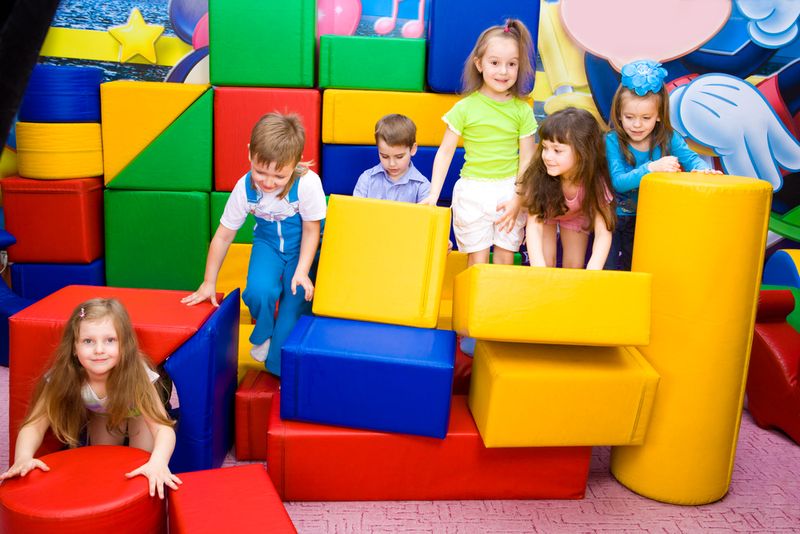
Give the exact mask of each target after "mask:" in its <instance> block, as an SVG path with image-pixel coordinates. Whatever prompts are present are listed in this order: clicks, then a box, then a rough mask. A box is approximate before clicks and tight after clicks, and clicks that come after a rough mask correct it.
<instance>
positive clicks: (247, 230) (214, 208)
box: [209, 191, 256, 244]
mask: <svg viewBox="0 0 800 534" xmlns="http://www.w3.org/2000/svg"><path fill="white" fill-rule="evenodd" d="M230 196H231V194H230V192H229V191H212V192H211V228H210V229H209V230H210V232H211V237H214V232H216V231H217V228H218V227H219V219H220V217H222V212H224V211H225V203H226V202H228V197H230ZM255 227H256V218H255V216H254V215H253V214H252V213H248V214H247V218H246V219H245V221H244V224H243V225H242V227H241V228H239V230H238V231H237V232H236V236H235V237H234V238H233V242H234V243H246V244H251V243H252V242H253V228H255Z"/></svg>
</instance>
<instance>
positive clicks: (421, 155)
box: [322, 144, 464, 200]
mask: <svg viewBox="0 0 800 534" xmlns="http://www.w3.org/2000/svg"><path fill="white" fill-rule="evenodd" d="M438 149H439V147H435V146H421V147H419V148H418V149H417V153H416V155H414V157H413V158H411V161H413V162H414V166H415V167H416V168H417V169H418V170H419V172H421V173H422V175H423V176H425V178H427V179H428V180H430V178H431V171H432V170H433V158H435V157H436V151H437V150H438ZM378 163H379V159H378V149H377V148H376V147H375V146H374V145H329V144H323V145H322V187H323V189H325V194H328V195H352V194H353V189H354V188H355V187H356V182H357V181H358V177H359V176H360V175H361V173H362V172H364V171H365V170H367V169H370V168H372V167H374V166H375V165H377V164H378ZM463 166H464V149H463V148H457V149H456V153H455V154H454V155H453V161H452V162H451V163H450V169H449V171H448V172H447V176H446V177H445V180H444V186H442V193H441V194H440V195H439V198H440V199H441V200H451V199H452V198H453V186H454V185H455V183H456V180H458V175H459V172H460V171H461V167H463Z"/></svg>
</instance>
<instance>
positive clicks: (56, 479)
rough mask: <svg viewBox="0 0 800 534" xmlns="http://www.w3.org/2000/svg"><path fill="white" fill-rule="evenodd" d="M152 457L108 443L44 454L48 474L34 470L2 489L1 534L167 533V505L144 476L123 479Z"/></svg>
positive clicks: (138, 450) (143, 452) (0, 497)
mask: <svg viewBox="0 0 800 534" xmlns="http://www.w3.org/2000/svg"><path fill="white" fill-rule="evenodd" d="M149 458H150V454H149V453H147V452H145V451H143V450H141V449H136V448H133V447H114V446H108V445H105V446H97V447H81V448H78V449H69V450H65V451H61V452H57V453H54V454H48V455H46V456H43V457H42V458H41V460H42V461H43V462H44V463H45V464H47V465H48V466H49V467H50V471H49V472H44V471H40V470H38V469H34V470H33V471H31V472H30V473H28V475H27V476H25V477H23V478H13V479H10V480H6V481H5V482H3V484H2V485H0V532H9V533H13V532H24V533H26V534H50V533H52V532H58V533H59V534H84V533H86V532H113V533H114V534H140V533H142V532H152V533H164V532H166V519H167V514H166V506H165V502H166V501H164V500H162V499H159V498H158V497H157V496H156V497H151V496H150V489H149V484H148V482H147V479H146V478H145V477H143V476H138V477H135V478H132V479H128V478H125V473H128V472H130V471H133V470H134V469H136V468H137V467H139V466H141V465H143V464H145V463H146V462H147V460H148V459H149Z"/></svg>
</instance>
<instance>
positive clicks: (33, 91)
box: [18, 64, 103, 122]
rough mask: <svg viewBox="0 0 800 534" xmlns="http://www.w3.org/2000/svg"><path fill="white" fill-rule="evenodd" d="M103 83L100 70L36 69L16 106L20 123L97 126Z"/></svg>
mask: <svg viewBox="0 0 800 534" xmlns="http://www.w3.org/2000/svg"><path fill="white" fill-rule="evenodd" d="M102 81H103V69H101V68H99V67H85V66H81V67H74V66H68V65H58V66H56V65H44V64H39V65H36V67H34V69H33V72H31V77H30V78H29V79H28V87H27V88H26V89H25V96H24V97H23V98H22V103H21V104H20V106H19V112H18V117H19V120H21V121H23V122H100V82H102Z"/></svg>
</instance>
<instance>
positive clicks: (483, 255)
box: [467, 248, 489, 267]
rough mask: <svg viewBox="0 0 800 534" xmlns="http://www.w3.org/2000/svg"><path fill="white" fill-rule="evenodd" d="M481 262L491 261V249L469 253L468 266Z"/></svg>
mask: <svg viewBox="0 0 800 534" xmlns="http://www.w3.org/2000/svg"><path fill="white" fill-rule="evenodd" d="M479 263H489V249H488V248H486V249H483V250H479V251H477V252H470V253H469V254H468V255H467V267H472V266H473V265H477V264H479Z"/></svg>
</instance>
